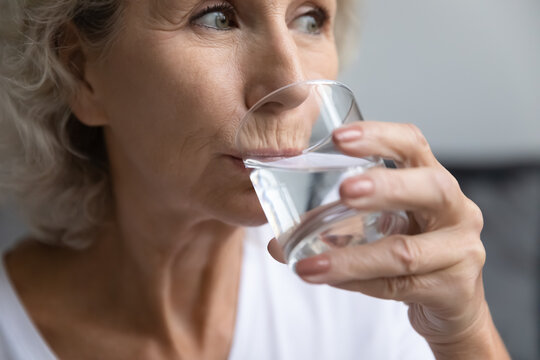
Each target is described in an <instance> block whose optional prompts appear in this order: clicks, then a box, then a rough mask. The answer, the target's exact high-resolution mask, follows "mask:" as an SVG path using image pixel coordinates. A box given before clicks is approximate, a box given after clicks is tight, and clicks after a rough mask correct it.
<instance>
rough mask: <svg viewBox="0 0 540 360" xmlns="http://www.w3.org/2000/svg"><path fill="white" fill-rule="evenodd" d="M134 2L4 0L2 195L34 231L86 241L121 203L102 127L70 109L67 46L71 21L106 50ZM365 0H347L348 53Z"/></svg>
mask: <svg viewBox="0 0 540 360" xmlns="http://www.w3.org/2000/svg"><path fill="white" fill-rule="evenodd" d="M123 1H125V0H0V193H4V194H13V195H14V196H15V197H16V199H17V200H18V203H19V204H20V207H21V209H22V211H23V214H24V215H25V216H26V218H27V220H28V223H29V225H30V226H31V229H32V232H33V236H35V237H36V238H37V239H39V240H41V241H44V242H48V243H51V244H56V245H65V246H69V247H73V248H82V247H84V246H86V245H87V244H89V242H90V240H91V238H92V233H93V231H95V229H96V228H97V227H98V226H99V225H100V224H101V223H102V222H103V221H105V220H106V219H107V216H109V215H110V213H111V210H112V194H111V187H110V178H109V172H108V167H107V157H106V150H105V145H104V142H103V134H102V129H101V128H99V127H88V126H85V125H83V124H82V123H81V122H79V121H78V120H77V119H76V118H75V116H74V115H73V114H72V112H71V111H70V108H69V105H68V102H69V99H71V98H73V96H76V92H75V88H76V87H75V81H76V80H75V79H74V74H73V71H70V69H69V68H67V67H66V66H65V64H63V63H62V62H61V61H60V59H59V57H58V52H59V50H60V47H61V46H63V44H62V36H63V35H64V31H65V29H66V27H67V26H69V25H70V24H72V25H75V26H76V28H77V30H78V32H79V33H80V35H81V38H82V40H83V41H85V42H86V43H87V44H88V45H89V46H92V47H95V48H96V49H101V50H103V51H106V47H107V46H108V45H110V44H111V42H112V41H113V40H114V37H115V33H116V32H117V31H118V29H119V23H120V22H121V21H120V19H121V11H122V2H123ZM354 2H355V0H338V13H337V16H336V29H335V32H336V41H337V44H338V51H339V52H340V55H341V58H343V57H344V52H345V50H346V49H347V48H348V45H349V43H350V37H348V36H347V35H351V34H352V33H353V32H354V30H353V29H354V28H355V27H354V26H352V21H353V16H354V13H355V11H353V9H352V6H353V4H354Z"/></svg>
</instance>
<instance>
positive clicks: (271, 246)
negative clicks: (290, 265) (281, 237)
mask: <svg viewBox="0 0 540 360" xmlns="http://www.w3.org/2000/svg"><path fill="white" fill-rule="evenodd" d="M267 248H268V252H269V253H270V255H272V257H273V258H274V260H276V261H279V262H280V263H283V264H286V263H287V262H286V261H285V255H284V254H283V250H282V249H281V246H280V245H279V243H278V241H277V240H276V239H275V238H274V239H272V240H270V242H269V243H268V247H267Z"/></svg>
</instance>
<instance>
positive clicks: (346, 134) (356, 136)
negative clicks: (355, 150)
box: [334, 128, 362, 142]
mask: <svg viewBox="0 0 540 360" xmlns="http://www.w3.org/2000/svg"><path fill="white" fill-rule="evenodd" d="M361 137H362V131H360V129H348V128H342V129H337V130H336V131H334V139H335V140H337V141H339V142H352V141H357V140H360V138H361Z"/></svg>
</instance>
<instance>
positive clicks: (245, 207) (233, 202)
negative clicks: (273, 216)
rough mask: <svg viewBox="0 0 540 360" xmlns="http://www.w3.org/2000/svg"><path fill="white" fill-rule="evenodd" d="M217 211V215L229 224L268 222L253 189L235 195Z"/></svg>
mask: <svg viewBox="0 0 540 360" xmlns="http://www.w3.org/2000/svg"><path fill="white" fill-rule="evenodd" d="M218 211H219V213H220V216H218V217H219V218H220V219H221V220H222V221H223V222H225V223H227V224H230V225H235V226H260V225H264V224H266V223H267V222H268V221H267V219H266V216H265V215H264V212H263V210H262V208H261V205H260V203H259V200H258V199H257V196H256V195H255V192H254V191H253V192H251V193H250V194H247V196H246V195H244V196H242V195H239V196H235V197H234V198H233V199H230V201H227V203H226V204H224V206H223V207H221V208H220V209H219V210H218Z"/></svg>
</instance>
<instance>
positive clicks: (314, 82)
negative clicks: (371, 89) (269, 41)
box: [239, 79, 354, 128]
mask: <svg viewBox="0 0 540 360" xmlns="http://www.w3.org/2000/svg"><path fill="white" fill-rule="evenodd" d="M298 85H310V86H311V85H327V86H335V87H340V88H343V89H345V90H347V92H348V93H350V95H351V96H352V97H353V98H354V93H353V91H352V90H351V88H349V87H348V86H347V85H345V84H343V83H341V82H339V81H336V80H327V79H315V80H302V81H297V82H294V83H291V84H287V85H285V86H282V87H280V88H278V89H276V90H273V91H272V92H270V93H268V94H266V95H265V96H263V97H262V98H261V99H259V100H257V102H256V103H255V104H253V106H251V107H250V108H249V109H248V111H247V112H246V113H245V114H244V116H243V117H242V120H241V121H240V126H239V128H240V127H242V125H244V122H245V120H246V118H247V117H248V116H249V115H250V114H251V113H253V112H254V111H256V110H257V109H258V108H259V107H260V106H261V105H262V104H264V103H265V102H266V100H267V99H268V98H270V97H272V96H274V95H275V94H277V93H278V92H281V91H284V90H287V89H289V88H291V87H293V86H298Z"/></svg>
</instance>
